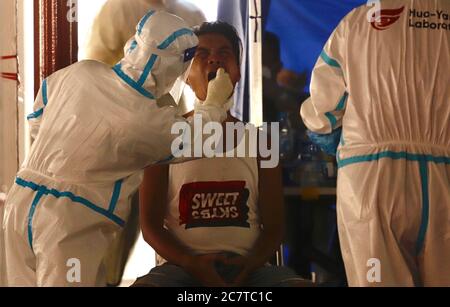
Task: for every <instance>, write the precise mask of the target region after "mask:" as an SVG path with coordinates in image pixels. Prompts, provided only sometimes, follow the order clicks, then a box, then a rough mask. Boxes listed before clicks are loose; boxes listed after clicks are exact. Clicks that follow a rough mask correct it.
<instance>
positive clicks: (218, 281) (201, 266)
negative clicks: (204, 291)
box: [184, 254, 228, 287]
mask: <svg viewBox="0 0 450 307" xmlns="http://www.w3.org/2000/svg"><path fill="white" fill-rule="evenodd" d="M217 261H221V262H225V261H226V258H225V257H224V256H223V255H217V254H207V255H198V256H193V257H192V258H191V259H190V261H189V262H188V263H187V264H186V266H185V267H184V269H185V270H186V271H187V272H188V273H189V274H191V275H192V276H193V277H195V278H196V279H198V281H200V282H201V283H202V285H204V286H207V287H227V286H228V284H227V283H226V282H225V281H224V280H223V279H222V277H221V276H220V275H219V274H218V273H217V271H216V268H215V263H216V262H217Z"/></svg>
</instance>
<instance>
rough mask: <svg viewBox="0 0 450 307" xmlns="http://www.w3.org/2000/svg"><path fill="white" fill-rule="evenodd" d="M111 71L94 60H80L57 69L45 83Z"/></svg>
mask: <svg viewBox="0 0 450 307" xmlns="http://www.w3.org/2000/svg"><path fill="white" fill-rule="evenodd" d="M102 70H103V71H106V70H111V67H109V66H108V65H106V64H104V63H102V62H98V61H95V60H82V61H80V62H76V63H74V64H72V65H69V66H67V67H65V68H62V69H59V70H57V71H56V72H54V73H52V74H51V75H50V76H48V77H47V78H46V80H47V82H51V81H55V80H66V79H67V78H69V79H70V78H73V77H77V78H78V77H79V76H80V75H90V74H92V73H95V72H100V71H102Z"/></svg>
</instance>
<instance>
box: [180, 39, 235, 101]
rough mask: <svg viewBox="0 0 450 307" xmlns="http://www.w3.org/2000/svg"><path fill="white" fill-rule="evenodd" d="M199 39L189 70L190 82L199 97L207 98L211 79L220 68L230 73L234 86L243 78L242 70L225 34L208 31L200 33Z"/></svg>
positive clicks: (201, 98)
mask: <svg viewBox="0 0 450 307" xmlns="http://www.w3.org/2000/svg"><path fill="white" fill-rule="evenodd" d="M198 40H199V43H198V47H197V50H196V52H195V57H194V62H193V63H192V67H191V71H190V72H189V77H188V83H189V85H190V86H191V88H192V90H193V91H194V92H195V95H196V96H197V98H198V99H200V100H205V99H206V95H207V92H208V82H209V81H210V80H209V79H211V77H212V75H214V73H216V72H217V70H218V69H219V68H223V69H225V71H226V72H227V73H228V74H229V75H230V78H231V82H232V83H233V86H234V85H236V83H237V82H238V81H239V79H240V78H241V72H240V69H239V66H238V59H237V58H236V55H235V54H234V53H233V48H232V46H231V43H230V42H229V41H228V40H227V39H226V38H225V37H224V36H223V35H221V34H216V33H208V34H203V35H200V36H199V38H198ZM208 76H209V77H208Z"/></svg>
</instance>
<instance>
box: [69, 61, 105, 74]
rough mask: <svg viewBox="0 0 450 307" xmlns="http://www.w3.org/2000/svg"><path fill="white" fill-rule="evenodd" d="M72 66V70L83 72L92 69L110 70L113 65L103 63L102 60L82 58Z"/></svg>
mask: <svg viewBox="0 0 450 307" xmlns="http://www.w3.org/2000/svg"><path fill="white" fill-rule="evenodd" d="M70 67H71V70H72V71H71V72H83V71H90V72H92V71H93V70H94V71H95V70H98V71H100V70H110V69H111V67H110V66H109V65H107V64H105V63H102V62H100V61H96V60H82V61H79V62H77V63H75V64H73V65H71V66H70Z"/></svg>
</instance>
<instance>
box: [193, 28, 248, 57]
mask: <svg viewBox="0 0 450 307" xmlns="http://www.w3.org/2000/svg"><path fill="white" fill-rule="evenodd" d="M194 33H195V34H196V35H197V36H201V35H204V34H220V35H222V36H223V37H225V38H226V39H227V40H228V41H229V42H230V43H231V47H232V48H233V53H234V55H235V56H236V60H237V62H238V65H240V63H241V50H242V42H241V39H240V38H239V35H238V33H237V31H236V29H235V28H234V27H233V26H232V25H230V24H228V23H226V22H223V21H214V22H204V23H202V24H201V25H200V26H197V27H195V28H194Z"/></svg>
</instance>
